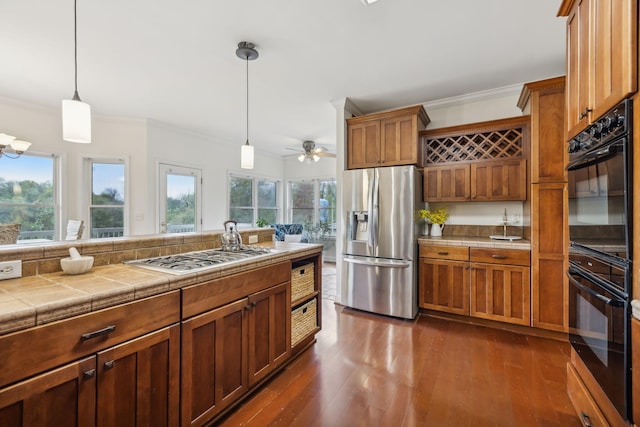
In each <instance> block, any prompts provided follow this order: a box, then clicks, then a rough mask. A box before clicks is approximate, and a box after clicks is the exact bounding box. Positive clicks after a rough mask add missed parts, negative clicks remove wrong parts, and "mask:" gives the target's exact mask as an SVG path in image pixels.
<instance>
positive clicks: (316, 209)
mask: <svg viewBox="0 0 640 427" xmlns="http://www.w3.org/2000/svg"><path fill="white" fill-rule="evenodd" d="M326 181H333V182H334V183H335V185H336V190H337V184H338V181H337V179H336V178H335V177H320V178H300V179H289V180H287V194H286V196H287V208H286V213H287V215H286V219H287V221H288V222H289V223H291V222H293V209H294V206H293V196H292V195H291V185H292V184H293V183H300V182H312V183H313V205H314V206H313V224H314V225H315V224H317V223H319V222H320V209H322V207H321V206H320V183H321V182H326ZM336 192H337V191H336ZM336 196H337V194H336ZM329 209H333V210H334V211H336V222H335V223H333V225H334V227H333V228H331V231H330V234H329V236H335V233H336V229H335V225H336V224H337V221H338V218H337V199H336V205H335V206H333V207H329ZM329 225H332V224H329Z"/></svg>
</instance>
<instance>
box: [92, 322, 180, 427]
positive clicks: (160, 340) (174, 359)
mask: <svg viewBox="0 0 640 427" xmlns="http://www.w3.org/2000/svg"><path fill="white" fill-rule="evenodd" d="M97 370H98V406H97V421H98V422H97V425H98V426H101V427H108V426H113V427H116V426H120V425H131V426H177V425H178V421H179V420H178V413H179V401H180V399H179V391H180V389H179V384H180V326H179V325H174V326H171V327H169V328H165V329H161V330H159V331H156V332H153V333H151V334H148V335H145V336H142V337H140V338H136V339H134V340H131V341H128V342H126V343H124V344H121V345H119V346H116V347H113V348H110V349H107V350H105V351H102V352H99V353H98V366H97Z"/></svg>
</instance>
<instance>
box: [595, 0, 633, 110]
mask: <svg viewBox="0 0 640 427" xmlns="http://www.w3.org/2000/svg"><path fill="white" fill-rule="evenodd" d="M592 1H593V9H592V12H593V14H592V21H593V26H592V27H591V28H592V29H593V35H592V37H591V39H590V41H591V44H592V49H593V61H592V63H591V64H590V65H591V66H592V67H593V68H592V70H593V71H592V72H593V76H592V78H591V85H592V91H593V92H592V97H593V100H592V107H591V108H592V109H593V114H592V119H597V118H598V117H600V116H602V115H603V114H604V113H606V112H607V111H608V110H610V109H611V108H613V107H615V106H616V105H617V104H618V103H619V102H620V101H622V100H623V99H624V98H626V97H627V95H629V94H631V93H633V92H635V91H636V90H637V72H636V70H637V66H636V58H637V47H638V44H637V43H638V37H637V31H638V30H637V22H638V16H637V4H638V2H637V0H592Z"/></svg>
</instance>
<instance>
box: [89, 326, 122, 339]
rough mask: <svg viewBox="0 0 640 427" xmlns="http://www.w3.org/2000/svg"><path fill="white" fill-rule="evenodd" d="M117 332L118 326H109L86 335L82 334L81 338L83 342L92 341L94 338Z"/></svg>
mask: <svg viewBox="0 0 640 427" xmlns="http://www.w3.org/2000/svg"><path fill="white" fill-rule="evenodd" d="M115 330H116V325H109V326H107V327H106V328H102V329H98V330H97V331H93V332H87V333H86V334H82V336H81V337H80V338H81V339H82V341H86V340H90V339H92V338H97V337H101V336H103V335H107V334H109V333H111V332H113V331H115Z"/></svg>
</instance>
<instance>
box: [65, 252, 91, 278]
mask: <svg viewBox="0 0 640 427" xmlns="http://www.w3.org/2000/svg"><path fill="white" fill-rule="evenodd" d="M60 266H61V267H62V271H64V272H65V273H67V274H82V273H86V272H87V271H89V270H90V269H91V267H93V257H92V256H81V257H80V259H71V258H62V259H61V260H60Z"/></svg>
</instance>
